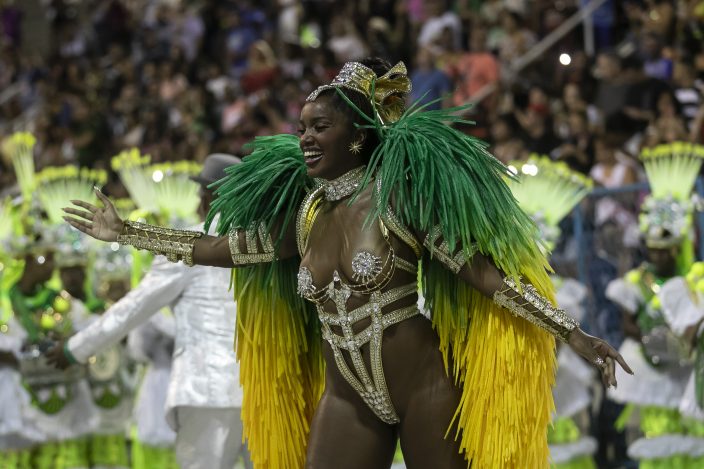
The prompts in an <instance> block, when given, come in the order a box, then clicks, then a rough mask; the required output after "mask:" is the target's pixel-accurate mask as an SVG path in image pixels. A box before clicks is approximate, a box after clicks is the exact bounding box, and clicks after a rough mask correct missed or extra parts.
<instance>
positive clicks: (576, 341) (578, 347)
mask: <svg viewBox="0 0 704 469" xmlns="http://www.w3.org/2000/svg"><path fill="white" fill-rule="evenodd" d="M421 239H422V238H421ZM424 239H425V242H424V243H423V244H424V246H425V248H426V249H429V250H431V251H432V255H433V256H435V257H436V258H437V259H438V260H439V261H440V262H441V263H443V264H444V265H445V267H447V268H448V269H450V270H452V271H453V272H454V273H455V274H457V275H458V276H459V277H460V278H461V279H462V280H464V281H465V282H466V283H468V284H469V285H470V286H472V287H473V288H475V289H476V290H477V291H479V292H481V293H483V294H484V295H486V296H488V297H489V298H492V299H493V300H494V301H495V302H496V303H497V304H499V305H500V306H502V307H504V308H506V309H507V310H508V311H510V312H511V313H512V314H514V315H516V316H520V317H522V318H523V319H525V320H527V321H530V322H531V323H533V324H535V325H536V326H538V327H540V328H542V329H544V330H546V331H548V332H550V333H551V334H552V335H554V336H555V337H556V338H559V339H561V340H562V341H564V342H566V343H567V344H569V345H570V347H571V348H572V349H573V350H574V351H575V352H577V353H578V354H579V355H581V356H582V357H583V358H584V359H586V360H587V361H589V362H590V363H592V364H593V365H595V366H596V367H597V368H598V369H599V371H600V372H601V378H602V381H603V383H604V385H606V386H616V370H615V368H616V363H618V364H619V365H620V366H621V367H622V368H623V369H624V370H625V371H626V372H628V373H630V374H633V372H632V371H631V369H630V367H629V366H628V364H627V363H626V361H625V360H624V359H623V357H622V356H621V354H619V353H618V351H617V350H616V349H614V348H613V347H612V346H611V345H609V344H608V343H607V342H606V341H605V340H603V339H600V338H598V337H594V336H591V335H589V334H586V333H585V332H584V331H582V330H581V329H580V328H579V324H578V323H577V322H576V321H575V320H574V319H572V318H571V317H570V316H569V315H567V313H566V312H565V311H563V310H561V309H559V308H557V307H555V306H554V305H552V303H551V302H550V301H549V300H548V299H547V298H545V297H543V296H542V295H540V293H539V292H538V291H537V290H536V289H535V288H534V287H533V286H532V285H530V284H527V283H523V282H521V281H518V282H517V281H516V280H514V279H512V278H510V277H507V276H506V275H505V274H504V273H503V272H502V271H501V270H500V269H499V268H498V267H496V265H495V264H494V262H492V260H491V259H490V258H489V257H487V256H485V255H483V254H481V253H479V252H474V251H473V250H470V251H469V254H470V256H467V253H466V252H465V251H464V250H461V249H460V248H455V249H454V250H451V249H448V246H447V243H444V242H443V240H442V239H441V237H440V236H439V235H436V236H432V235H431V236H430V237H428V236H427V235H426V237H425V238H424Z"/></svg>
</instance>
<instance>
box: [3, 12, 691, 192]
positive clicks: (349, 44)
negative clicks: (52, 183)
mask: <svg viewBox="0 0 704 469" xmlns="http://www.w3.org/2000/svg"><path fill="white" fill-rule="evenodd" d="M581 3H582V4H586V3H587V2H586V1H583V2H581ZM675 4H676V6H675ZM579 7H580V2H578V1H574V0H572V1H570V0H563V1H558V2H553V1H545V0H491V1H484V2H479V1H475V0H464V1H462V0H458V1H447V0H374V1H371V0H365V1H360V2H347V1H338V0H278V1H264V2H254V1H252V0H237V1H233V0H230V1H215V0H201V1H187V0H106V1H85V2H77V1H69V0H44V2H43V13H44V14H45V15H46V21H47V24H48V25H49V27H50V41H49V48H48V49H49V50H47V51H45V52H44V53H39V52H33V51H31V50H30V51H27V50H26V49H24V48H23V47H22V42H23V41H26V40H27V38H28V36H31V35H32V34H33V31H31V30H25V29H24V28H23V27H22V26H23V21H22V20H23V13H24V12H23V7H22V4H21V3H13V2H7V1H6V2H4V6H2V10H0V20H1V22H0V28H1V31H2V50H1V56H0V89H3V90H6V89H8V88H10V87H12V86H13V85H15V89H17V90H18V92H16V93H14V94H12V95H11V97H10V98H9V99H4V100H2V104H1V106H0V118H1V119H2V120H1V121H0V130H1V131H2V133H3V134H7V133H9V132H10V131H12V130H13V128H14V127H16V126H17V125H18V122H19V125H21V126H23V128H25V129H26V128H29V129H30V130H31V131H33V132H34V133H35V134H36V135H37V137H38V140H39V143H40V148H39V151H38V153H37V155H38V157H39V161H38V165H39V167H42V166H45V165H57V164H59V165H60V164H69V163H77V164H80V165H86V166H105V164H106V162H107V161H108V160H109V157H110V156H111V155H113V154H115V153H117V152H119V151H120V150H121V149H123V148H125V147H132V146H137V147H139V148H140V149H141V150H142V151H143V152H144V153H149V154H151V155H152V158H153V159H154V161H165V160H179V159H184V158H188V159H195V160H202V159H203V158H204V156H205V155H206V154H208V153H209V152H213V151H224V152H230V153H240V152H241V147H242V145H243V144H244V143H245V142H247V141H249V140H250V139H251V138H252V137H254V136H255V135H262V134H271V133H277V132H294V131H295V129H296V122H297V119H298V114H299V110H300V108H301V106H302V104H303V102H304V100H305V97H306V96H307V94H308V93H309V92H310V90H312V89H313V88H315V87H316V86H317V85H318V84H320V83H322V82H326V81H329V80H330V78H331V77H332V76H334V75H335V73H336V72H337V71H338V70H339V67H340V65H341V64H342V63H344V62H345V61H348V60H354V59H358V58H362V57H365V56H369V55H375V56H381V57H383V58H386V59H388V60H389V61H391V62H396V61H398V60H403V61H405V62H406V63H407V64H409V67H410V73H411V76H412V80H413V84H414V90H413V93H412V94H411V99H412V100H416V99H420V100H422V101H426V102H430V101H436V102H435V103H434V104H432V105H431V106H430V107H431V108H433V107H439V106H456V105H462V104H466V103H468V102H471V101H476V100H477V99H478V98H479V99H480V101H479V103H478V104H477V105H476V106H475V107H474V109H472V110H468V111H467V112H466V113H467V115H468V117H469V118H470V119H473V120H475V121H476V122H477V125H476V126H475V127H473V128H468V129H466V130H467V131H468V132H471V133H474V134H476V135H477V136H478V137H480V138H483V139H485V140H487V141H489V142H490V143H491V144H492V148H493V151H494V153H495V154H496V156H497V157H498V158H500V159H501V160H503V161H508V160H511V159H521V158H525V157H526V156H527V155H529V154H530V153H540V154H547V155H550V156H551V157H552V158H554V159H559V160H563V161H565V162H567V163H568V164H569V165H570V166H572V167H573V168H575V169H577V170H579V171H581V172H584V173H585V174H591V175H592V176H593V177H594V178H595V179H596V180H597V182H598V183H600V184H603V185H605V186H608V187H611V186H615V185H616V186H617V185H620V184H625V183H628V182H632V181H634V180H636V179H637V178H638V177H639V174H638V173H639V171H638V167H637V165H636V164H635V162H634V160H633V158H629V157H632V156H634V155H636V154H637V153H638V149H639V146H640V145H643V144H648V145H650V144H654V143H658V142H663V141H671V140H675V139H680V140H692V141H701V140H702V139H704V107H702V103H703V101H702V91H703V90H704V81H703V79H704V48H703V46H702V45H703V44H704V2H702V1H697V0H689V1H683V2H670V1H656V0H627V1H624V2H616V1H614V0H606V1H605V2H604V3H603V4H602V6H601V7H599V8H598V9H597V10H596V12H595V13H594V14H593V15H592V25H593V28H592V31H593V44H594V46H593V48H592V49H593V50H594V54H593V56H591V57H590V56H588V55H587V53H586V52H585V50H586V49H587V47H586V46H587V44H585V42H584V37H585V35H584V30H583V28H582V27H578V28H575V29H574V30H572V32H571V33H569V34H567V35H566V36H564V37H563V38H562V39H560V40H559V41H558V42H557V44H556V45H554V46H553V47H551V48H549V49H547V51H546V52H545V53H543V54H542V55H541V56H540V57H539V58H538V59H537V60H535V61H534V62H532V63H530V64H528V65H527V66H524V67H521V68H520V69H519V68H518V66H519V62H518V59H520V57H521V56H522V55H523V54H524V53H525V52H527V51H528V50H529V49H530V48H531V47H533V46H535V45H536V44H537V43H538V41H540V40H541V39H542V38H544V37H545V36H547V35H548V34H550V33H551V32H552V31H553V30H554V29H555V28H557V27H558V26H559V25H560V24H561V23H562V22H563V21H564V20H565V19H566V18H567V17H569V16H570V15H571V14H573V13H574V12H575V11H576V10H577V9H578V8H579ZM560 56H562V57H560ZM566 62H568V63H566ZM564 63H566V64H564ZM606 130H608V132H607V131H606ZM610 134H611V135H610ZM617 137H621V138H620V139H619V138H617ZM617 141H619V143H618V146H619V148H620V149H621V150H622V151H620V152H616V153H617V154H615V155H614V154H613V153H614V152H612V151H607V148H612V147H613V145H614V144H615V143H614V142H617ZM625 142H628V143H629V145H627V146H624V145H623V143H625ZM621 153H623V154H621ZM3 169H7V167H6V166H4V167H3ZM11 178H12V171H3V176H2V179H1V180H0V182H1V183H2V184H3V185H7V184H11V183H12V179H11ZM115 190H119V189H118V188H116V189H115Z"/></svg>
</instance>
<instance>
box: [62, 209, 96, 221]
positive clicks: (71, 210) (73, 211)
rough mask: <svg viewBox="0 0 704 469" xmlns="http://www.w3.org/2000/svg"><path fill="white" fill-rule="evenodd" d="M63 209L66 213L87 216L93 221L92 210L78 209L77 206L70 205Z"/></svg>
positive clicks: (87, 218) (86, 217)
mask: <svg viewBox="0 0 704 469" xmlns="http://www.w3.org/2000/svg"><path fill="white" fill-rule="evenodd" d="M61 210H63V211H64V213H68V214H70V215H76V216H77V217H81V218H85V219H86V220H88V221H93V213H92V212H87V211H85V210H76V209H75V208H70V207H65V208H63V209H61Z"/></svg>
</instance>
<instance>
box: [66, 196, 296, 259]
mask: <svg viewBox="0 0 704 469" xmlns="http://www.w3.org/2000/svg"><path fill="white" fill-rule="evenodd" d="M95 192H96V194H97V196H98V198H99V199H100V201H101V202H102V203H103V207H97V206H95V205H93V204H90V203H88V202H84V201H82V200H72V201H71V202H72V203H73V204H74V205H75V206H76V207H80V209H78V208H72V207H71V208H69V207H67V208H65V209H64V212H66V214H68V215H72V216H64V220H66V221H67V222H68V223H69V224H70V225H71V226H73V227H74V228H76V229H78V230H80V231H82V232H83V233H85V234H87V235H88V236H91V237H93V238H95V239H99V240H101V241H107V242H118V243H120V244H126V245H131V246H134V247H135V248H138V249H146V250H148V251H151V252H154V253H155V254H162V255H164V256H166V257H167V258H168V259H169V260H170V261H173V262H177V261H183V262H184V263H185V264H187V265H194V264H199V265H208V266H215V267H237V266H244V265H252V264H259V263H265V262H273V261H274V260H277V259H285V258H288V257H291V256H293V255H295V253H296V245H295V235H294V234H293V228H292V227H291V229H289V230H287V232H286V233H284V236H283V239H282V242H281V243H279V246H278V248H277V249H275V248H274V246H273V243H272V241H271V240H272V236H275V237H278V236H279V229H277V228H276V227H275V228H274V229H273V230H272V233H271V234H270V233H267V232H265V231H264V230H263V229H262V228H261V227H260V228H259V229H254V230H246V231H245V230H233V231H232V232H231V233H230V234H229V236H220V237H218V236H209V235H206V234H204V233H202V232H198V231H188V230H175V229H170V228H162V227H158V226H152V225H146V224H143V223H137V222H131V221H124V220H122V219H121V218H120V216H119V215H118V214H117V211H116V210H115V207H114V206H113V204H112V202H110V199H108V198H107V197H106V196H105V195H104V194H103V193H102V192H100V191H99V190H98V189H96V191H95ZM289 231H291V233H289Z"/></svg>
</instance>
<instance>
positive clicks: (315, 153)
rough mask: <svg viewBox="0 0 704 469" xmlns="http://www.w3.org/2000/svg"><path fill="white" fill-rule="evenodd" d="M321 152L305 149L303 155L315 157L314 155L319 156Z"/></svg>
mask: <svg viewBox="0 0 704 469" xmlns="http://www.w3.org/2000/svg"><path fill="white" fill-rule="evenodd" d="M322 154H323V153H322V152H319V151H306V152H303V156H305V157H306V158H311V157H315V156H320V155H322Z"/></svg>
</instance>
